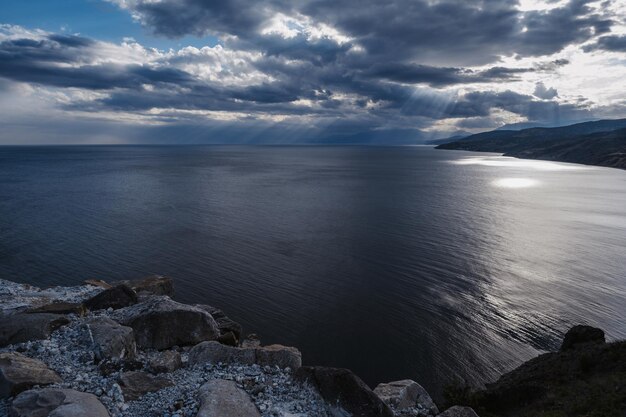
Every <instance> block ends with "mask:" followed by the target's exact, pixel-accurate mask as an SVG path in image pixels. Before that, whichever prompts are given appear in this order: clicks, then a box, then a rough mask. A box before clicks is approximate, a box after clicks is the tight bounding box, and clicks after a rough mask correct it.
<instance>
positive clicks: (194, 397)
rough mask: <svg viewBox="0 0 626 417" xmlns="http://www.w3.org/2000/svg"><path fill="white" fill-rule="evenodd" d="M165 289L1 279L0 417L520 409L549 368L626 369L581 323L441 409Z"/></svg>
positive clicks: (618, 346)
mask: <svg viewBox="0 0 626 417" xmlns="http://www.w3.org/2000/svg"><path fill="white" fill-rule="evenodd" d="M173 298H174V287H173V281H172V280H171V279H169V278H167V277H162V276H151V277H147V278H145V279H141V280H135V281H120V282H117V283H110V284H109V283H106V282H104V281H95V280H89V281H86V282H85V285H82V286H77V287H52V288H48V289H40V288H37V287H32V286H30V285H27V284H17V283H13V282H10V281H5V280H0V302H1V303H0V306H1V311H0V313H1V315H0V394H1V395H0V417H5V416H11V417H26V416H29V415H35V414H36V415H47V414H37V413H41V412H43V411H42V410H41V409H37V408H36V407H39V405H37V404H42V403H47V404H48V403H52V404H53V409H54V410H55V411H54V412H55V414H54V415H55V416H56V417H73V416H77V415H89V416H92V417H100V416H103V417H106V416H111V417H130V416H136V417H149V416H167V417H195V416H198V417H205V416H209V415H210V416H229V415H232V416H239V415H241V416H244V415H250V416H257V415H258V416H264V417H265V416H273V417H274V416H277V417H279V416H284V417H298V416H320V417H323V416H333V417H335V416H350V415H353V416H363V417H369V416H371V417H377V416H385V417H392V416H396V417H397V416H405V417H435V416H440V417H475V416H477V414H476V412H475V411H474V409H476V411H478V412H479V413H480V415H481V416H483V417H485V416H486V417H488V416H495V415H498V416H505V415H511V416H517V415H519V416H522V415H527V414H524V410H531V409H532V410H534V411H533V412H535V411H536V407H537V404H540V405H542V404H543V402H542V401H543V399H544V398H545V397H546V396H548V397H550V396H551V394H552V391H553V390H552V387H553V386H554V384H556V385H558V383H556V382H554V381H552V380H551V379H550V378H551V377H550V378H548V377H547V376H546V372H547V373H549V374H550V375H556V376H557V377H558V375H559V372H561V371H563V369H565V371H567V373H568V375H569V376H570V377H571V376H572V375H578V374H576V372H582V374H583V376H585V378H587V377H589V376H590V375H591V374H594V369H595V368H594V367H596V365H597V366H599V368H598V369H599V370H598V372H600V373H601V372H605V373H606V371H607V369H608V370H609V373H610V376H611V378H612V377H615V378H621V376H622V375H626V369H625V367H626V365H624V362H626V361H623V360H622V359H626V354H625V352H626V342H615V343H611V344H605V343H604V333H603V332H602V331H601V330H599V329H593V328H587V327H586V326H581V329H582V330H581V329H577V328H574V329H572V330H570V332H568V334H567V335H566V338H565V340H564V342H563V346H562V348H561V352H558V353H547V354H544V355H541V356H539V357H538V358H535V359H533V360H531V361H529V362H527V363H526V364H523V365H522V366H520V367H519V368H517V369H516V370H514V371H512V372H510V373H508V374H505V375H503V376H502V377H501V378H500V379H499V380H498V381H497V382H496V383H494V384H488V385H487V389H486V390H482V391H472V390H471V389H470V388H468V387H463V386H456V387H455V386H451V387H449V389H448V392H447V399H446V401H445V402H446V404H439V407H438V406H437V405H436V404H435V403H434V401H433V400H432V399H431V397H430V395H429V394H428V393H427V392H426V390H424V389H423V388H422V387H421V386H420V385H419V383H417V382H415V381H411V380H402V381H393V382H390V383H386V384H380V385H379V386H378V387H376V388H374V389H373V390H372V389H371V388H370V387H368V386H367V385H366V384H365V383H363V381H361V380H360V378H358V376H356V375H354V374H353V373H352V372H351V371H349V370H347V369H340V368H326V367H317V366H308V364H306V359H305V365H306V366H303V360H302V356H301V354H300V352H299V351H298V349H297V348H294V347H287V346H282V345H270V346H263V345H262V343H261V341H260V340H259V338H258V337H257V336H256V335H254V334H250V335H248V336H245V337H244V336H243V333H242V326H241V325H240V324H239V323H236V322H234V321H232V320H231V319H229V318H228V316H227V314H226V313H225V312H222V311H221V310H220V309H219V308H216V307H212V306H207V305H187V304H182V303H178V302H176V301H174V300H173ZM589 329H592V330H589ZM568 338H569V341H568ZM581 358H583V359H581ZM615 361H617V364H618V366H617V367H615V366H614V364H613V362H615ZM555 363H556V364H557V365H558V366H557V367H556V369H555V366H556V365H555ZM564 363H565V364H569V365H567V366H564V365H563V364H564ZM598 364H599V365H598ZM607 366H608V368H607ZM572 367H573V368H575V369H574V370H573V371H572V369H570V368H572ZM572 372H573V373H574V374H572ZM602 375H604V374H602ZM557 379H558V378H557ZM574 380H576V378H574ZM603 381H604V380H603ZM611 381H612V380H611ZM611 381H609V382H610V383H612V382H611ZM602 383H603V384H604V382H602ZM561 388H562V387H560V385H559V389H561ZM551 390H552V391H551ZM620 390H621V391H620ZM625 391H626V387H622V386H620V385H619V383H618V385H617V387H616V390H615V392H614V393H612V396H611V397H610V401H612V402H611V403H610V404H609V406H610V407H612V408H613V409H619V407H620V406H619V404H620V401H623V402H624V406H625V407H626V397H625ZM548 394H550V395H548ZM613 394H614V395H613ZM562 395H565V394H562ZM577 395H578V394H577ZM594 395H595V394H594ZM233 396H234V397H233ZM59 398H61V400H59ZM228 398H237V401H235V402H233V401H230V400H228ZM55 399H56V400H55ZM55 401H57V402H58V404H56V406H54V404H55ZM537 401H539V402H538V403H537ZM67 404H70V405H71V407H70V408H69V409H76V407H78V409H81V410H83V411H82V412H83V414H71V413H72V411H71V410H70V411H67V410H66V409H65V408H64V407H66V405H67ZM529 404H530V405H529ZM533 404H534V406H535V408H532V406H533ZM592 405H593V404H592ZM604 406H606V404H604ZM46 407H50V405H49V404H48V405H47V406H46ZM72 407H73V408H72ZM81 407H82V408H81ZM471 407H473V408H474V409H472V408H471ZM528 407H531V408H528ZM40 408H41V407H40ZM444 408H445V409H446V411H444V412H443V413H440V412H439V411H440V410H442V411H443V409H444ZM604 408H606V407H604ZM604 408H602V407H598V410H604ZM46 410H47V412H51V411H52V409H50V410H48V409H46ZM46 410H44V411H46ZM602 412H603V413H604V414H602V415H603V416H612V415H616V416H618V415H619V414H611V411H610V410H609V412H608V413H607V412H606V410H604V411H602ZM64 413H65V414H64ZM536 415H540V414H536ZM541 415H544V414H541ZM548 415H558V416H560V415H569V414H545V416H548ZM594 415H595V414H594Z"/></svg>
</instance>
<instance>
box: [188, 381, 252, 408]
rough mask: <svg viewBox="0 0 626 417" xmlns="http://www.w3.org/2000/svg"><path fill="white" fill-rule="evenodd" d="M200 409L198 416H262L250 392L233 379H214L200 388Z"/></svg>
mask: <svg viewBox="0 0 626 417" xmlns="http://www.w3.org/2000/svg"><path fill="white" fill-rule="evenodd" d="M199 394H200V409H199V410H198V414H197V415H196V417H260V416H261V414H260V413H259V410H257V408H256V407H255V405H254V403H253V402H252V400H251V399H250V397H249V396H248V394H247V393H246V392H245V391H243V390H242V389H240V388H238V387H237V384H235V382H233V381H226V380H223V379H214V380H212V381H209V382H207V383H206V384H204V385H202V387H200V390H199Z"/></svg>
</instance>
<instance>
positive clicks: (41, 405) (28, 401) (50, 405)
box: [9, 388, 109, 417]
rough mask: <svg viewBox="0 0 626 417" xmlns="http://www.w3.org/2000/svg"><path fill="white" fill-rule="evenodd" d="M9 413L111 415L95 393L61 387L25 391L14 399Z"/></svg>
mask: <svg viewBox="0 0 626 417" xmlns="http://www.w3.org/2000/svg"><path fill="white" fill-rule="evenodd" d="M9 413H10V416H11V417H109V413H108V411H107V409H106V408H105V407H104V405H102V403H101V402H100V401H99V400H98V398H97V397H96V396H95V395H93V394H87V393H85V392H79V391H74V390H71V389H60V388H44V389H38V390H30V391H26V392H23V393H21V394H20V395H18V396H17V397H16V398H15V399H14V400H13V403H12V404H11V408H10V410H9Z"/></svg>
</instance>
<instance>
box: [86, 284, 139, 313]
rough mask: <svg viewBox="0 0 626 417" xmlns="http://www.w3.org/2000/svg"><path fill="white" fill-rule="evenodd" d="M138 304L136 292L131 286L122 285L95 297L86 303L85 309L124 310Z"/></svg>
mask: <svg viewBox="0 0 626 417" xmlns="http://www.w3.org/2000/svg"><path fill="white" fill-rule="evenodd" d="M136 303H137V294H135V291H133V289H132V288H130V287H129V286H127V285H124V284H121V285H117V286H115V287H113V288H109V289H106V290H104V291H102V292H100V293H98V294H96V295H94V296H93V297H91V298H90V299H88V300H87V301H85V307H87V308H88V309H89V310H106V309H108V308H112V309H118V308H124V307H128V306H131V305H133V304H136Z"/></svg>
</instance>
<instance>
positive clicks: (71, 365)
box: [0, 280, 331, 417]
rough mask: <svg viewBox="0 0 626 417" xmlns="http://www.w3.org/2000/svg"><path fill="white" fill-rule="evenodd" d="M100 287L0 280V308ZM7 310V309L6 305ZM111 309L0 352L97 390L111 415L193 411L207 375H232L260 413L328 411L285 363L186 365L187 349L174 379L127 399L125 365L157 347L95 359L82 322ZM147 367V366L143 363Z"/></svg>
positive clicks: (82, 294) (322, 414)
mask: <svg viewBox="0 0 626 417" xmlns="http://www.w3.org/2000/svg"><path fill="white" fill-rule="evenodd" d="M101 290H102V289H100V288H97V287H90V286H81V287H55V288H51V289H45V290H41V289H39V288H35V287H31V286H28V285H23V284H16V283H12V282H9V281H4V280H0V305H2V311H3V312H4V313H9V312H10V311H18V310H23V309H25V308H27V307H30V306H33V305H41V304H45V303H48V302H50V301H66V302H80V301H82V300H84V299H85V298H88V297H90V296H93V295H95V294H96V293H98V292H99V291H101ZM8 310H10V311H8ZM111 312H112V311H99V312H95V313H89V314H87V315H86V316H85V317H78V316H76V315H73V314H72V315H69V316H68V318H69V319H70V320H71V322H70V324H68V325H67V326H64V327H62V328H60V329H59V330H57V331H56V332H54V333H53V334H52V336H51V337H50V339H47V340H37V341H30V342H26V343H20V344H16V345H12V346H7V347H5V348H1V349H0V352H8V351H18V352H21V353H23V354H24V355H26V356H29V357H31V358H36V359H39V360H41V361H43V362H44V363H46V364H47V365H48V366H49V367H50V368H51V369H53V370H55V371H56V372H57V373H58V374H59V376H60V377H61V378H62V380H63V382H62V383H60V384H55V385H51V387H62V388H71V389H75V390H77V391H82V392H89V393H92V394H94V395H96V396H97V397H98V398H99V399H100V401H101V402H102V403H103V404H104V405H105V407H106V408H107V409H108V410H109V413H110V414H111V416H112V417H193V416H195V415H196V413H197V411H198V408H199V403H198V388H200V386H202V385H203V384H204V383H205V382H206V381H209V380H211V379H227V380H233V381H236V383H237V385H238V386H239V387H240V388H242V389H243V390H245V391H246V392H247V393H248V394H249V395H250V396H251V398H252V400H253V401H254V403H255V404H256V406H257V407H258V409H259V410H260V412H261V414H262V416H263V417H305V416H307V417H326V416H330V415H331V414H330V410H329V408H328V406H327V405H326V403H325V402H324V401H323V400H322V399H321V398H320V396H319V394H317V392H316V391H315V390H313V389H312V388H311V387H309V386H303V385H301V384H300V383H298V382H296V381H295V380H294V379H293V378H292V371H291V370H290V369H289V368H285V369H280V368H278V367H270V366H265V367H260V366H258V365H251V366H237V365H222V364H204V365H196V366H194V367H188V366H186V362H187V353H186V349H178V350H179V351H180V353H181V357H182V360H183V364H184V366H183V368H181V369H179V370H177V371H175V372H172V373H167V374H160V376H166V377H167V378H169V379H170V380H171V381H172V382H173V383H174V385H173V386H171V387H167V388H164V389H162V390H160V391H157V392H153V393H147V394H145V395H144V396H142V397H141V398H139V399H138V400H136V401H125V400H124V396H123V393H122V389H121V387H120V386H119V384H118V382H117V381H118V378H119V375H120V373H121V372H122V371H124V370H136V369H137V368H138V367H139V368H145V367H146V365H147V363H148V362H149V359H150V358H151V357H152V356H154V355H156V354H157V352H155V351H138V355H137V358H136V362H134V363H126V364H122V365H120V364H117V365H116V364H111V363H109V364H108V365H110V366H107V367H106V368H107V369H108V372H105V374H106V375H105V374H103V372H102V371H101V367H102V368H105V365H106V363H100V364H96V363H95V361H94V353H93V351H92V350H91V344H92V341H91V337H90V334H89V331H88V330H87V328H86V327H85V326H83V323H84V322H86V321H87V320H89V319H92V318H97V317H108V316H109V315H110V313H111ZM144 370H145V369H144ZM8 404H9V402H8V401H1V400H0V417H7V416H8V411H7V408H8Z"/></svg>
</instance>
